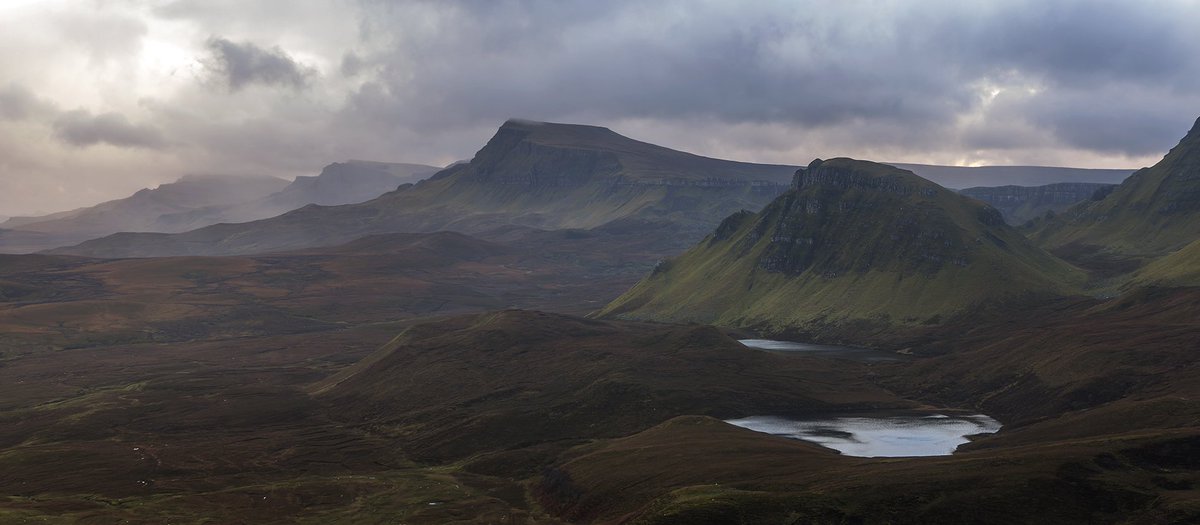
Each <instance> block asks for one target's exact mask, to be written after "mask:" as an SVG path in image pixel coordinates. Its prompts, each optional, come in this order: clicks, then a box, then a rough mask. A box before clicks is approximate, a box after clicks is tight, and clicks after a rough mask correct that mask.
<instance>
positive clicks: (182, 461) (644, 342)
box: [0, 121, 1200, 524]
mask: <svg viewBox="0 0 1200 525" xmlns="http://www.w3.org/2000/svg"><path fill="white" fill-rule="evenodd" d="M1195 133H1197V131H1196V130H1193V132H1192V134H1191V135H1189V137H1188V138H1185V139H1184V142H1183V144H1190V143H1191V142H1190V141H1191V140H1193V136H1192V135H1194V134H1195ZM1181 151H1182V150H1181ZM1187 151H1190V150H1187ZM1164 162H1168V163H1170V165H1171V166H1191V164H1188V163H1186V162H1184V161H1182V160H1179V155H1178V154H1176V153H1175V152H1172V153H1171V154H1169V155H1168V157H1167V159H1166V160H1165V161H1164ZM1189 162H1190V161H1189ZM1189 169H1190V168H1189ZM783 172H786V174H785V175H781V173H783ZM1158 172H1164V173H1165V172H1167V171H1166V170H1163V169H1162V168H1159V167H1155V168H1148V170H1147V171H1143V172H1139V173H1143V174H1144V173H1158ZM1177 172H1178V171H1171V172H1170V173H1177ZM573 177H574V178H573ZM1145 178H1146V176H1145V175H1142V176H1140V177H1139V176H1134V177H1133V178H1131V179H1130V181H1129V182H1126V183H1125V184H1123V185H1121V186H1119V187H1117V188H1116V189H1114V190H1113V191H1112V193H1110V194H1108V196H1104V195H1100V196H1099V200H1097V199H1095V198H1093V197H1089V198H1088V199H1087V200H1085V201H1083V202H1081V203H1080V204H1076V205H1074V206H1073V207H1071V208H1069V210H1068V211H1065V212H1062V213H1060V214H1058V215H1057V216H1055V215H1046V216H1043V219H1042V222H1040V223H1039V222H1036V221H1035V223H1032V224H1031V225H1027V226H1026V227H1023V228H1022V229H1018V228H1014V227H1013V226H1010V225H1008V224H1006V222H1005V220H1004V218H1003V216H1002V215H1001V213H1000V212H999V211H997V210H996V209H995V208H993V207H991V206H989V205H987V204H985V203H984V202H981V201H978V200H974V199H972V198H969V197H967V196H964V195H961V194H959V193H956V192H953V191H951V190H948V189H946V188H944V187H942V186H939V185H937V184H935V183H933V182H930V181H928V180H926V179H924V178H921V177H920V176H918V175H917V174H915V173H913V172H910V171H907V170H903V169H900V168H897V167H894V166H890V165H885V164H878V163H874V162H868V161H860V160H854V159H848V158H837V159H829V160H824V161H822V160H817V161H813V162H812V163H810V164H809V165H808V166H807V167H806V168H801V169H792V168H787V167H783V166H774V165H753V164H742V163H732V162H729V161H720V160H717V159H708V158H703V157H696V156H691V155H689V154H685V153H682V152H677V151H674V150H667V149H665V148H659V147H657V146H653V145H650V144H646V143H641V142H637V141H632V140H631V139H625V138H624V137H621V136H620V135H616V134H615V133H613V132H611V131H609V130H606V129H604V128H594V127H590V126H570V125H559V124H545V125H541V124H537V123H530V122H526V121H509V122H508V123H506V124H505V125H504V126H503V127H501V129H500V130H499V131H498V132H497V134H496V135H495V136H493V138H492V139H491V141H490V142H489V143H488V145H486V146H485V147H484V148H483V149H482V150H480V152H479V154H478V155H477V156H476V158H475V159H473V160H472V161H471V162H469V163H466V164H457V165H455V166H452V167H450V168H448V169H446V170H443V171H441V172H439V173H438V174H436V175H433V176H432V178H430V179H428V180H426V181H423V182H419V183H417V184H415V185H411V186H402V187H400V188H399V189H398V190H396V191H392V192H389V193H386V194H384V195H383V196H380V197H378V198H376V199H374V200H370V201H367V202H365V203H359V204H346V205H337V206H309V207H305V208H301V209H299V210H296V211H293V212H289V213H285V214H283V215H281V216H278V217H275V218H270V219H265V220H262V221H256V222H248V223H236V224H223V225H217V226H208V227H205V228H201V229H199V230H193V231H190V232H186V233H180V234H165V233H161V234H144V233H137V234H135V233H120V234H116V235H115V236H110V237H105V238H102V239H99V240H97V241H89V242H87V243H84V244H81V245H79V246H76V247H72V248H69V249H59V250H52V251H50V252H47V253H41V254H26V255H3V256H0V334H2V335H3V336H2V338H0V472H2V473H3V475H0V522H6V523H7V522H12V523H97V524H107V523H128V524H152V523H167V522H169V523H195V524H202V523H230V524H239V523H245V524H251V523H255V524H257V523H368V524H373V523H379V524H383V523H397V522H400V523H411V524H421V523H428V524H438V523H531V524H560V523H602V524H610V523H611V524H618V523H620V524H668V523H679V524H682V523H687V524H720V523H793V524H795V523H820V524H841V523H914V524H915V523H996V524H1001V523H1014V522H1022V523H1074V522H1090V523H1114V524H1140V523H1186V522H1189V521H1195V520H1197V519H1200V504H1198V503H1197V502H1200V464H1198V463H1197V462H1196V457H1198V454H1200V448H1198V447H1200V409H1198V408H1197V407H1198V406H1200V405H1197V404H1196V403H1195V402H1194V400H1195V399H1196V396H1200V374H1197V363H1198V361H1197V360H1196V356H1195V355H1194V353H1195V352H1194V350H1195V343H1196V341H1200V324H1197V323H1196V321H1195V320H1196V319H1197V315H1200V288H1197V287H1196V283H1195V282H1194V278H1193V277H1194V275H1195V273H1196V271H1195V264H1194V260H1195V257H1194V253H1193V252H1194V251H1195V250H1192V249H1191V248H1192V247H1194V246H1195V245H1196V244H1195V242H1200V241H1194V242H1192V243H1191V244H1186V246H1184V247H1183V248H1182V249H1180V250H1178V251H1169V252H1168V251H1160V252H1153V253H1152V252H1149V251H1136V252H1133V251H1120V250H1118V248H1116V247H1114V248H1111V249H1104V248H1087V249H1088V250H1091V251H1086V252H1084V251H1080V252H1073V253H1087V254H1091V255H1090V258H1087V257H1066V258H1064V257H1063V256H1062V255H1064V254H1066V253H1068V252H1069V250H1068V249H1067V248H1065V247H1068V246H1077V247H1078V246H1083V245H1081V244H1079V243H1077V242H1075V241H1071V242H1075V244H1071V243H1068V244H1059V239H1060V236H1062V235H1067V234H1065V233H1055V232H1065V231H1068V230H1070V231H1072V232H1074V231H1076V229H1077V228H1083V226H1080V224H1083V222H1081V221H1085V219H1086V217H1087V216H1088V215H1087V213H1091V212H1089V211H1088V210H1092V209H1095V208H1096V207H1098V206H1109V205H1111V203H1110V202H1109V201H1108V200H1109V199H1110V198H1115V199H1122V198H1126V197H1123V196H1124V195H1128V194H1129V192H1130V191H1133V190H1130V189H1129V188H1130V187H1136V185H1137V184H1141V182H1139V181H1143V180H1145ZM577 179H578V180H577ZM1185 180H1191V179H1187V178H1185ZM1005 191H1008V190H1005ZM1172 210H1175V208H1172ZM1164 213H1165V212H1164ZM1172 213H1174V212H1172ZM1181 213H1182V212H1181ZM1056 217H1058V218H1056ZM1156 217H1157V216H1155V217H1152V218H1150V219H1149V220H1154V221H1157V220H1159V219H1158V218H1156ZM1172 217H1173V216H1172ZM1172 217H1168V218H1172ZM1052 221H1060V222H1052ZM1180 224H1184V223H1180ZM1088 227H1089V228H1090V227H1091V226H1088ZM1143 227H1147V226H1144V225H1131V226H1129V227H1128V230H1127V231H1133V232H1137V231H1141V230H1140V229H1139V228H1143ZM1030 228H1033V229H1030ZM1176 230H1178V231H1179V232H1183V231H1185V230H1186V226H1185V225H1181V226H1178V228H1176ZM1176 230H1172V232H1175V231H1176ZM1078 231H1084V230H1078ZM1088 231H1090V230H1088ZM1121 231H1126V230H1121ZM1026 233H1030V235H1029V236H1026ZM1071 235H1076V234H1075V233H1072V234H1071ZM1078 235H1079V237H1078V238H1080V239H1085V238H1086V239H1093V238H1099V237H1092V235H1093V234H1091V233H1086V234H1085V233H1079V234H1078ZM1095 235H1099V234H1095ZM1106 235H1108V234H1107V233H1106ZM1113 235H1115V234H1113ZM1183 236H1185V235H1184V233H1178V234H1176V233H1172V239H1175V238H1176V237H1179V238H1182V237H1183ZM1061 238H1066V237H1061ZM1071 238H1072V239H1075V238H1076V237H1071ZM1156 242H1157V241H1156ZM1172 242H1175V241H1174V240H1173V241H1172ZM1176 244H1178V242H1176V243H1175V244H1172V245H1171V246H1175V245H1176ZM1087 246H1092V245H1087ZM1116 246H1118V247H1119V246H1125V245H1124V244H1122V245H1116ZM1130 246H1133V244H1130ZM1155 246H1158V245H1155ZM1164 246H1165V245H1164ZM1163 249H1164V250H1165V248H1163ZM1064 250H1066V251H1064ZM1106 258H1107V259H1106ZM1103 261H1115V262H1113V264H1109V265H1107V266H1106V265H1102V264H1099V262H1103Z"/></svg>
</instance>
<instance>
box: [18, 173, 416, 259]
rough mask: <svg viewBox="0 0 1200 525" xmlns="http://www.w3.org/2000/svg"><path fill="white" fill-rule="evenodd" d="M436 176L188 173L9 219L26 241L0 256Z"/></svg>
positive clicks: (343, 197)
mask: <svg viewBox="0 0 1200 525" xmlns="http://www.w3.org/2000/svg"><path fill="white" fill-rule="evenodd" d="M437 170H438V168H436V167H433V166H425V165H421V164H398V163H386V162H370V161H360V160H351V161H346V162H341V163H334V164H330V165H328V166H326V167H325V169H323V170H322V171H321V173H320V174H319V175H316V176H301V177H297V178H296V180H294V181H292V182H290V183H289V182H288V181H286V180H284V179H279V178H275V177H238V176H196V175H189V176H186V177H183V178H181V179H179V180H178V181H175V182H172V183H168V184H162V185H160V186H158V187H157V188H153V189H144V190H140V191H138V192H137V193H135V194H133V195H132V196H130V197H127V198H124V199H117V200H113V201H108V202H104V203H101V204H98V205H96V206H92V207H89V208H79V209H76V210H71V211H65V212H59V213H53V214H49V215H43V216H39V217H15V218H12V219H10V220H8V221H7V222H5V223H3V224H0V227H4V228H11V229H13V230H16V231H22V232H26V235H22V236H19V237H20V239H19V240H20V242H16V240H14V242H12V243H9V242H4V243H3V246H2V248H0V251H4V252H10V253H27V252H30V251H37V250H45V249H49V248H55V247H59V246H69V245H72V244H75V243H78V242H81V241H84V240H87V239H94V238H97V237H103V236H105V235H111V234H114V233H117V232H158V233H179V232H184V231H188V230H193V229H196V228H202V227H205V226H209V225H212V224H218V223H237V222H247V221H254V220H259V219H265V218H268V217H274V216H276V215H280V214H283V213H286V212H288V211H291V210H294V209H297V208H300V207H303V206H305V205H308V204H322V205H337V204H349V203H355V202H362V201H366V200H370V199H372V198H375V197H378V196H379V195H382V194H384V193H387V192H389V191H392V190H395V189H396V188H397V187H399V186H400V185H403V184H411V183H413V182H417V181H419V180H421V179H423V178H425V177H428V176H429V175H432V174H433V173H435V172H436V171H437ZM34 234H37V235H34ZM14 236H15V234H14Z"/></svg>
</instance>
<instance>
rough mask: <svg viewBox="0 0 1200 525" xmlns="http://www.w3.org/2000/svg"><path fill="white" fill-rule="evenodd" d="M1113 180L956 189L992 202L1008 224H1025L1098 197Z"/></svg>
mask: <svg viewBox="0 0 1200 525" xmlns="http://www.w3.org/2000/svg"><path fill="white" fill-rule="evenodd" d="M1115 187H1116V185H1115V184H1102V183H1096V182H1061V183H1057V184H1047V185H1044V186H993V187H977V188H967V189H965V190H960V191H959V193H960V194H962V195H966V196H968V197H971V198H973V199H979V200H981V201H983V202H986V203H988V204H990V205H992V207H993V208H996V209H997V210H999V211H1000V214H1001V215H1003V216H1004V220H1005V221H1006V222H1008V223H1009V224H1012V225H1014V226H1015V225H1020V224H1025V223H1026V222H1029V221H1031V220H1033V219H1036V218H1039V217H1043V216H1045V215H1046V212H1053V214H1058V213H1061V212H1063V211H1064V210H1066V209H1067V208H1070V207H1071V206H1073V205H1075V204H1078V203H1080V202H1084V201H1087V200H1089V199H1096V200H1099V199H1102V198H1104V197H1105V196H1106V195H1107V192H1110V191H1112V189H1113V188H1115Z"/></svg>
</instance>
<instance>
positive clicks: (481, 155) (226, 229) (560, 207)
mask: <svg viewBox="0 0 1200 525" xmlns="http://www.w3.org/2000/svg"><path fill="white" fill-rule="evenodd" d="M793 171H794V168H793V167H791V166H780V165H765V164H749V163H742V162H733V161H727V160H719V159H711V158H706V157H701V156H697V155H692V154H690V153H684V152H680V151H675V150H671V149H667V148H664V147H661V146H655V145H653V144H647V143H645V142H639V141H636V140H633V139H629V138H626V137H623V136H621V135H618V134H617V133H614V132H612V131H611V130H608V129H606V128H600V127H594V126H578V125H568V124H551V123H534V122H527V121H519V120H511V121H508V122H506V123H505V124H504V125H503V126H501V127H500V129H499V130H498V131H497V132H496V134H495V136H493V137H492V139H491V140H489V141H488V143H487V144H486V145H485V146H484V147H483V149H481V150H479V152H478V153H477V154H476V155H475V157H474V158H473V159H471V161H470V162H469V163H467V164H456V165H452V166H451V167H449V168H447V169H445V170H442V171H441V172H439V173H438V174H436V175H435V176H433V177H432V178H430V179H429V180H426V181H423V182H421V183H419V184H416V185H414V186H407V187H403V188H400V189H399V190H397V191H394V192H391V193H388V194H385V195H383V196H381V197H379V198H376V199H373V200H370V201H367V202H364V203H361V204H353V205H346V206H334V207H306V208H303V209H300V210H296V211H293V212H290V213H286V214H284V215H281V216H279V217H275V218H272V219H267V220H262V221H256V222H252V223H245V224H219V225H215V226H209V227H206V228H201V229H198V230H194V231H190V232H187V233H184V234H179V235H165V234H144V233H143V234H130V233H121V234H117V235H114V236H111V237H106V238H102V239H97V240H93V241H89V242H86V243H83V244H81V245H79V246H75V247H71V248H65V249H60V250H56V251H55V253H62V254H76V255H91V256H99V257H124V256H162V255H200V254H203V255H225V254H248V253H262V252H268V251H277V250H288V249H299V248H308V247H315V246H324V245H332V244H339V243H342V242H346V241H349V240H351V239H354V238H357V237H362V236H365V235H370V234H376V233H390V232H431V231H438V230H450V231H458V232H463V233H479V232H483V231H487V230H491V229H495V228H497V227H501V226H508V225H518V226H528V227H536V228H542V229H560V228H595V227H599V226H602V225H606V224H610V225H613V226H616V225H619V224H636V225H642V226H639V227H653V226H648V225H654V224H658V225H669V226H670V227H672V228H682V229H684V230H687V231H688V232H690V233H687V234H684V235H681V236H680V237H679V239H680V247H683V246H686V244H687V243H689V242H690V241H692V240H694V239H696V238H699V237H700V236H702V235H703V232H705V231H707V230H708V229H710V228H711V227H712V226H713V225H715V223H716V222H717V221H719V220H720V218H721V217H723V216H725V215H728V214H729V213H732V212H734V211H737V210H739V209H743V208H753V209H757V208H759V207H761V206H763V205H764V204H766V203H767V202H770V200H771V199H772V198H774V197H775V196H776V195H778V194H779V193H781V192H782V191H784V190H785V189H786V188H787V184H788V181H789V180H790V179H791V174H792V172H793Z"/></svg>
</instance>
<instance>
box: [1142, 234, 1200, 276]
mask: <svg viewBox="0 0 1200 525" xmlns="http://www.w3.org/2000/svg"><path fill="white" fill-rule="evenodd" d="M1128 282H1129V285H1128V286H1130V287H1134V286H1200V240H1195V241H1192V243H1191V244H1188V245H1187V246H1184V247H1183V248H1182V249H1180V250H1179V251H1177V252H1174V253H1172V254H1170V255H1166V256H1163V257H1162V258H1160V259H1157V260H1155V261H1153V262H1151V263H1150V264H1147V265H1146V266H1144V267H1142V268H1141V269H1139V270H1138V271H1137V272H1135V273H1134V274H1133V275H1132V276H1131V277H1130V278H1129V281H1128Z"/></svg>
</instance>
